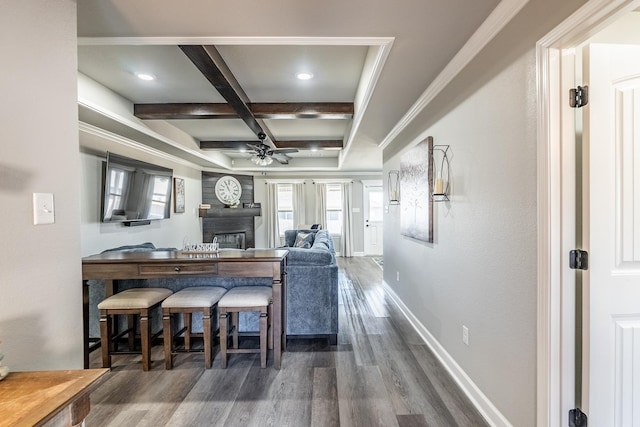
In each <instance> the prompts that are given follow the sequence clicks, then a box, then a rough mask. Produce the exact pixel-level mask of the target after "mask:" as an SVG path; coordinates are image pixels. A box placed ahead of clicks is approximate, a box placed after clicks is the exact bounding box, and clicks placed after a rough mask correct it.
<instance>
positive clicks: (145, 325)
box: [140, 310, 151, 371]
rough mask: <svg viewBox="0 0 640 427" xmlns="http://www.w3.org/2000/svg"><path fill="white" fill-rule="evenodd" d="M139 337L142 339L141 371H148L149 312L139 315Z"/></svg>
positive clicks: (149, 350)
mask: <svg viewBox="0 0 640 427" xmlns="http://www.w3.org/2000/svg"><path fill="white" fill-rule="evenodd" d="M140 335H141V338H142V370H143V371H148V370H149V367H150V365H151V342H150V341H151V339H150V338H151V323H150V322H149V310H143V311H142V312H141V313H140Z"/></svg>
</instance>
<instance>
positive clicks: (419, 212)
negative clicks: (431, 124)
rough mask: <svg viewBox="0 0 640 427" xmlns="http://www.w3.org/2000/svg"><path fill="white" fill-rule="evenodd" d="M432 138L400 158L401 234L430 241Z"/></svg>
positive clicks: (431, 224)
mask: <svg viewBox="0 0 640 427" xmlns="http://www.w3.org/2000/svg"><path fill="white" fill-rule="evenodd" d="M432 159H433V138H432V137H430V136H429V137H427V138H426V139H424V140H423V141H421V142H420V143H419V144H418V145H416V146H415V147H414V148H412V149H411V150H409V151H407V152H406V153H405V154H403V155H402V157H401V158H400V210H401V213H400V233H401V234H402V235H403V236H408V237H411V238H413V239H417V240H421V241H424V242H429V243H431V242H433V201H432V200H431V197H430V195H431V193H432V192H433V160H432Z"/></svg>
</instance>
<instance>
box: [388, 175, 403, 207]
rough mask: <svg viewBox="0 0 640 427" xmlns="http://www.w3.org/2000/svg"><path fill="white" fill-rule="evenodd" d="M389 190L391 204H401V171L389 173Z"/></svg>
mask: <svg viewBox="0 0 640 427" xmlns="http://www.w3.org/2000/svg"><path fill="white" fill-rule="evenodd" d="M387 190H388V192H389V204H390V205H399V204H400V171H397V170H392V171H389V177H388V178H387Z"/></svg>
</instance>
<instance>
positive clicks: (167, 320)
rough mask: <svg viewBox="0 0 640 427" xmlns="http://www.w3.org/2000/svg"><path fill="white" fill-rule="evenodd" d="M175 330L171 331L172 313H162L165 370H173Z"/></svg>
mask: <svg viewBox="0 0 640 427" xmlns="http://www.w3.org/2000/svg"><path fill="white" fill-rule="evenodd" d="M172 335H173V330H172V329H171V311H170V310H169V309H164V310H163V311H162V338H163V341H164V368H165V369H172V368H173V354H172V351H173V337H172Z"/></svg>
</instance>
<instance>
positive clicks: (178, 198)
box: [173, 178, 184, 213]
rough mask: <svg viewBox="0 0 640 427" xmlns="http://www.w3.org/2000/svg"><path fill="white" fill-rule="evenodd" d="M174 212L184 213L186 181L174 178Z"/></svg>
mask: <svg viewBox="0 0 640 427" xmlns="http://www.w3.org/2000/svg"><path fill="white" fill-rule="evenodd" d="M173 211H174V212H175V213H184V179H182V178H173Z"/></svg>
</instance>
